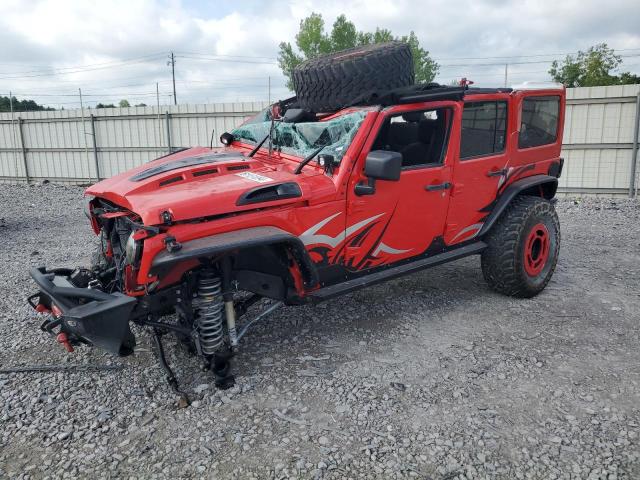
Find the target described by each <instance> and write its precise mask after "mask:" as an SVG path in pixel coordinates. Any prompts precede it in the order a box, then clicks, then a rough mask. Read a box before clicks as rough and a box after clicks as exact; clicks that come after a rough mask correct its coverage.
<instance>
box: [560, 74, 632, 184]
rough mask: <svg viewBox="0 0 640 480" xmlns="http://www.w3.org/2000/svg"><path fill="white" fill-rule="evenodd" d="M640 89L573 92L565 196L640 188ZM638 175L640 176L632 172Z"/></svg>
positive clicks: (625, 87)
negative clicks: (638, 151) (639, 136)
mask: <svg viewBox="0 0 640 480" xmlns="http://www.w3.org/2000/svg"><path fill="white" fill-rule="evenodd" d="M639 106H640V85H621V86H613V87H588V88H570V89H568V90H567V110H566V120H565V126H564V139H563V147H562V155H563V157H564V159H565V167H564V173H563V175H562V177H561V178H560V188H561V189H562V190H563V191H565V192H577V193H604V194H627V193H629V192H630V190H634V192H635V190H636V188H637V186H638V182H637V181H635V182H634V181H633V180H634V179H636V180H637V178H638V173H639V172H638V170H639V168H638V166H637V164H636V165H633V160H634V157H635V158H636V161H637V148H638V122H639V121H640V110H639ZM632 171H633V172H634V173H632Z"/></svg>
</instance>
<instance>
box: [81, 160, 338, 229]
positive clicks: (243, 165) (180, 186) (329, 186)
mask: <svg viewBox="0 0 640 480" xmlns="http://www.w3.org/2000/svg"><path fill="white" fill-rule="evenodd" d="M295 166H296V164H295V163H293V162H286V163H285V162H284V161H279V162H275V161H273V160H272V161H269V162H268V163H267V162H264V161H261V160H260V159H259V158H257V157H246V156H245V155H244V153H243V151H242V150H239V149H234V148H229V147H227V148H224V149H209V148H203V147H198V148H191V149H188V150H184V151H181V152H178V153H175V154H172V155H168V156H166V157H162V158H159V159H157V160H154V161H152V162H149V163H146V164H144V165H142V166H140V167H137V168H134V169H132V170H129V171H127V172H123V173H121V174H119V175H116V176H114V177H112V178H109V179H106V180H103V181H101V182H99V183H96V184H95V185H93V186H91V187H89V188H88V189H87V191H86V194H87V195H93V196H96V197H101V198H104V199H106V200H109V201H111V202H113V203H115V204H117V205H120V206H122V207H124V208H126V209H128V210H130V211H132V212H135V213H136V214H138V215H139V216H140V217H141V218H142V221H143V223H144V224H145V225H155V224H160V223H163V214H164V212H169V214H170V215H171V219H172V221H182V220H190V219H196V218H202V217H210V216H215V215H221V214H226V213H232V212H236V211H237V212H240V211H244V210H252V209H255V208H264V207H268V206H276V205H286V204H288V203H294V202H301V201H306V200H309V199H310V198H312V197H313V198H315V197H318V196H325V195H328V194H329V195H330V194H331V193H335V186H334V184H333V182H332V181H331V179H330V178H328V177H326V176H324V175H322V174H321V173H319V172H318V171H317V170H315V169H313V168H310V169H307V171H305V172H303V173H302V174H301V175H295V174H294V173H293V169H294V168H295Z"/></svg>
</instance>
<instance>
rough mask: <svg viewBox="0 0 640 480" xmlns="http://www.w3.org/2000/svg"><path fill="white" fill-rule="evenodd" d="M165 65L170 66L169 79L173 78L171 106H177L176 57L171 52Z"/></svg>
mask: <svg viewBox="0 0 640 480" xmlns="http://www.w3.org/2000/svg"><path fill="white" fill-rule="evenodd" d="M167 65H171V77H172V78H173V104H174V105H177V104H178V101H177V100H176V57H175V56H174V55H173V52H171V55H169V61H168V62H167Z"/></svg>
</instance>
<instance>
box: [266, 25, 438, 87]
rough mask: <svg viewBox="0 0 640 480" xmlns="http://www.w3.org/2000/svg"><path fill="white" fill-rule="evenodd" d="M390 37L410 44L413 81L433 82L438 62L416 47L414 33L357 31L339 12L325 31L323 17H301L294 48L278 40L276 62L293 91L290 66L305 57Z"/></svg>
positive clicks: (387, 39) (295, 65) (293, 66)
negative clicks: (414, 78)
mask: <svg viewBox="0 0 640 480" xmlns="http://www.w3.org/2000/svg"><path fill="white" fill-rule="evenodd" d="M392 40H399V41H401V42H405V43H408V44H409V46H410V47H411V52H412V53H413V62H414V67H415V72H416V82H417V83H423V82H431V81H433V79H434V78H435V76H436V74H437V73H438V70H439V65H438V64H437V63H436V62H435V61H434V60H433V59H432V58H431V57H430V56H429V52H428V51H427V50H425V49H424V48H422V47H421V46H420V41H419V40H418V37H417V36H416V34H415V33H414V32H410V33H409V35H404V36H401V37H396V36H394V35H393V33H391V31H390V30H387V29H385V28H376V30H375V31H374V32H359V31H358V30H357V29H356V26H355V25H354V24H353V22H351V21H349V20H348V19H347V17H346V16H344V15H340V16H339V17H338V18H337V19H336V21H335V22H334V23H333V25H332V27H331V31H330V32H329V33H327V32H325V25H324V19H323V18H322V15H320V14H319V13H312V14H311V15H310V16H308V17H307V18H305V19H304V20H302V21H301V22H300V29H299V31H298V33H297V34H296V40H295V46H296V47H297V48H294V46H293V45H291V43H290V42H282V43H280V52H279V53H278V64H279V65H280V68H281V69H282V73H284V75H285V76H286V77H287V79H288V81H287V87H288V88H290V89H292V90H293V82H292V75H291V74H292V72H293V69H294V68H295V67H297V66H298V65H300V64H301V63H302V62H304V61H305V60H308V59H310V58H315V57H317V56H320V55H325V54H327V53H333V52H339V51H340V50H344V49H347V48H353V47H357V46H359V45H369V44H372V43H383V42H390V41H392Z"/></svg>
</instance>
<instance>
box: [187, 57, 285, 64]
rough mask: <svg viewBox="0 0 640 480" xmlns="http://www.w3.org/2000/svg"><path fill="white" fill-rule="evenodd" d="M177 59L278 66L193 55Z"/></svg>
mask: <svg viewBox="0 0 640 480" xmlns="http://www.w3.org/2000/svg"><path fill="white" fill-rule="evenodd" d="M176 56H177V57H180V58H187V59H190V60H202V61H211V62H227V63H248V64H254V65H277V64H278V63H277V62H259V61H253V60H236V59H231V58H220V57H204V56H201V57H196V56H192V55H176Z"/></svg>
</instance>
